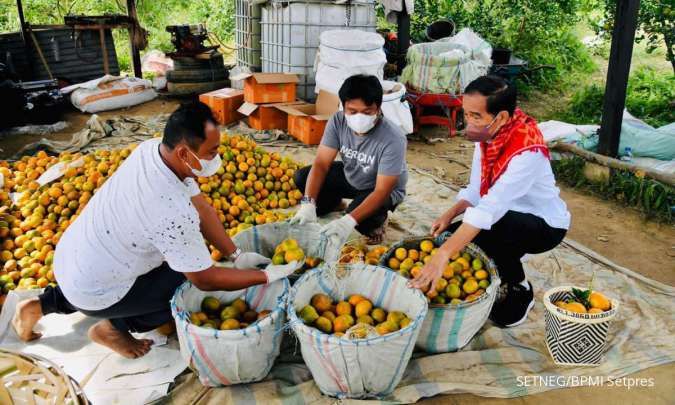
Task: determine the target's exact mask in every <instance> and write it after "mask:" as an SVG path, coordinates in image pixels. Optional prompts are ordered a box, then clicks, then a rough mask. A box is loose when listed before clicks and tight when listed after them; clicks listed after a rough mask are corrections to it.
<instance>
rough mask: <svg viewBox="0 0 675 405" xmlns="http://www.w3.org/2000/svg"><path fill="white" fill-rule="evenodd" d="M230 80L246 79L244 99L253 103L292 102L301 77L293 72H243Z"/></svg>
mask: <svg viewBox="0 0 675 405" xmlns="http://www.w3.org/2000/svg"><path fill="white" fill-rule="evenodd" d="M230 80H243V81H244V101H246V102H247V103H252V104H266V103H291V102H293V101H295V87H296V83H298V81H299V78H298V76H297V75H295V74H292V73H242V74H239V75H235V76H233V77H230Z"/></svg>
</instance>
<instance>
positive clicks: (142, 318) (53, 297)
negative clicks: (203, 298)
mask: <svg viewBox="0 0 675 405" xmlns="http://www.w3.org/2000/svg"><path fill="white" fill-rule="evenodd" d="M184 281H185V275H184V274H183V273H179V272H177V271H174V270H172V269H171V268H169V266H168V265H167V264H166V263H164V264H162V265H161V266H160V267H158V268H156V269H154V270H152V271H150V272H148V273H146V274H143V275H142V276H140V277H138V278H137V279H136V281H135V282H134V284H133V286H132V287H131V289H130V290H129V292H127V294H126V295H125V296H124V297H123V298H122V299H121V300H120V301H119V302H117V303H116V304H113V305H111V306H110V307H108V308H105V309H101V310H96V311H90V310H86V309H80V308H77V307H75V306H74V305H72V304H71V303H70V302H68V300H67V299H66V297H65V296H64V295H63V293H62V292H61V289H60V288H59V287H58V286H57V287H51V286H49V287H47V288H46V289H45V291H44V292H43V293H42V294H40V296H39V298H40V304H41V305H42V313H43V314H44V315H47V314H51V313H57V314H72V313H73V312H77V311H79V312H82V313H83V314H85V315H87V316H91V317H94V318H104V319H108V320H109V321H110V323H112V324H113V326H114V327H115V329H117V330H120V331H122V332H126V331H129V332H147V331H150V330H153V329H155V328H157V327H158V326H161V325H163V324H165V323H167V322H169V321H170V320H172V316H171V308H170V306H169V301H170V300H171V297H173V294H174V292H175V291H176V288H178V286H180V285H181V284H182V283H183V282H184Z"/></svg>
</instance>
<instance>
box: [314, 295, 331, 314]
mask: <svg viewBox="0 0 675 405" xmlns="http://www.w3.org/2000/svg"><path fill="white" fill-rule="evenodd" d="M310 304H311V305H312V306H313V307H314V308H316V310H317V312H318V313H320V314H323V313H324V312H327V311H330V308H331V305H332V304H333V300H331V298H330V297H329V296H328V295H326V294H314V295H313V296H312V299H311V300H310Z"/></svg>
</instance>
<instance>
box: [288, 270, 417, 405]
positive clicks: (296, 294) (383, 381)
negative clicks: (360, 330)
mask: <svg viewBox="0 0 675 405" xmlns="http://www.w3.org/2000/svg"><path fill="white" fill-rule="evenodd" d="M345 267H346V271H345V273H346V274H345V275H344V276H343V277H342V278H338V277H335V275H334V273H332V271H333V270H332V269H329V268H327V267H325V266H322V267H321V268H319V269H316V270H312V271H310V272H308V273H306V274H305V275H303V276H302V277H301V278H300V279H299V280H298V281H297V282H296V284H295V286H294V287H293V288H292V289H291V291H290V293H289V297H288V318H289V322H290V324H291V327H292V328H293V331H294V332H295V334H296V335H297V337H298V340H299V341H300V348H301V351H302V358H303V359H304V361H305V363H306V364H307V366H308V367H309V369H310V371H311V372H312V376H313V377H314V381H315V382H316V384H317V386H318V387H319V389H320V390H321V392H323V393H324V394H326V395H330V396H333V397H338V398H382V397H384V396H386V395H388V394H390V393H391V392H392V391H393V390H394V388H396V386H397V385H398V383H399V381H401V377H402V376H403V373H404V371H405V369H406V366H407V365H408V361H409V360H410V356H411V355H412V351H413V348H414V346H415V341H416V340H417V335H418V333H419V328H420V325H421V323H422V322H423V320H424V317H425V315H426V313H427V301H426V298H424V296H423V295H422V293H421V292H420V291H419V290H417V289H412V288H408V287H407V286H406V283H407V279H405V278H403V277H401V276H399V275H398V274H396V273H394V272H393V271H391V270H388V269H385V268H384V267H378V266H368V265H365V264H353V265H347V266H345ZM317 293H324V294H328V295H329V296H331V297H332V298H333V299H346V298H347V296H348V295H351V294H361V295H363V296H365V297H367V298H369V299H370V300H371V301H372V302H373V305H374V306H375V307H381V308H384V309H385V310H386V311H403V312H404V313H406V314H407V315H408V317H410V319H411V320H412V322H411V323H410V325H408V326H407V327H405V328H403V329H400V330H398V331H396V332H393V333H389V334H386V335H383V336H377V337H371V338H366V339H357V340H351V339H347V338H344V337H343V338H340V337H335V336H332V335H328V334H325V333H322V332H321V331H320V330H318V329H316V328H313V327H310V326H307V325H305V324H304V323H303V321H302V320H301V319H300V318H298V316H297V314H296V312H297V311H299V310H300V309H301V308H302V307H304V306H305V305H307V304H308V303H309V302H310V300H311V298H312V296H313V295H314V294H317Z"/></svg>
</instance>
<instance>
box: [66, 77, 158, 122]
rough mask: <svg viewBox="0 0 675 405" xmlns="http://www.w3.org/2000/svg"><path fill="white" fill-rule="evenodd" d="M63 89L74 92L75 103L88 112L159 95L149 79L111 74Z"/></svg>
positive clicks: (72, 95)
mask: <svg viewBox="0 0 675 405" xmlns="http://www.w3.org/2000/svg"><path fill="white" fill-rule="evenodd" d="M61 91H62V92H63V93H64V94H68V93H70V92H72V94H71V95H70V101H71V102H72V103H73V105H74V106H75V107H76V108H77V109H79V110H80V111H82V112H88V113H94V112H99V111H108V110H114V109H117V108H125V107H131V106H134V105H137V104H141V103H145V102H146V101H150V100H152V99H154V98H155V97H157V93H156V92H155V90H154V89H153V88H152V82H150V81H149V80H144V79H139V78H137V77H120V76H111V75H105V76H103V77H101V78H98V79H94V80H90V81H88V82H84V83H78V84H74V85H72V86H68V87H64V88H63V89H62V90H61Z"/></svg>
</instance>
